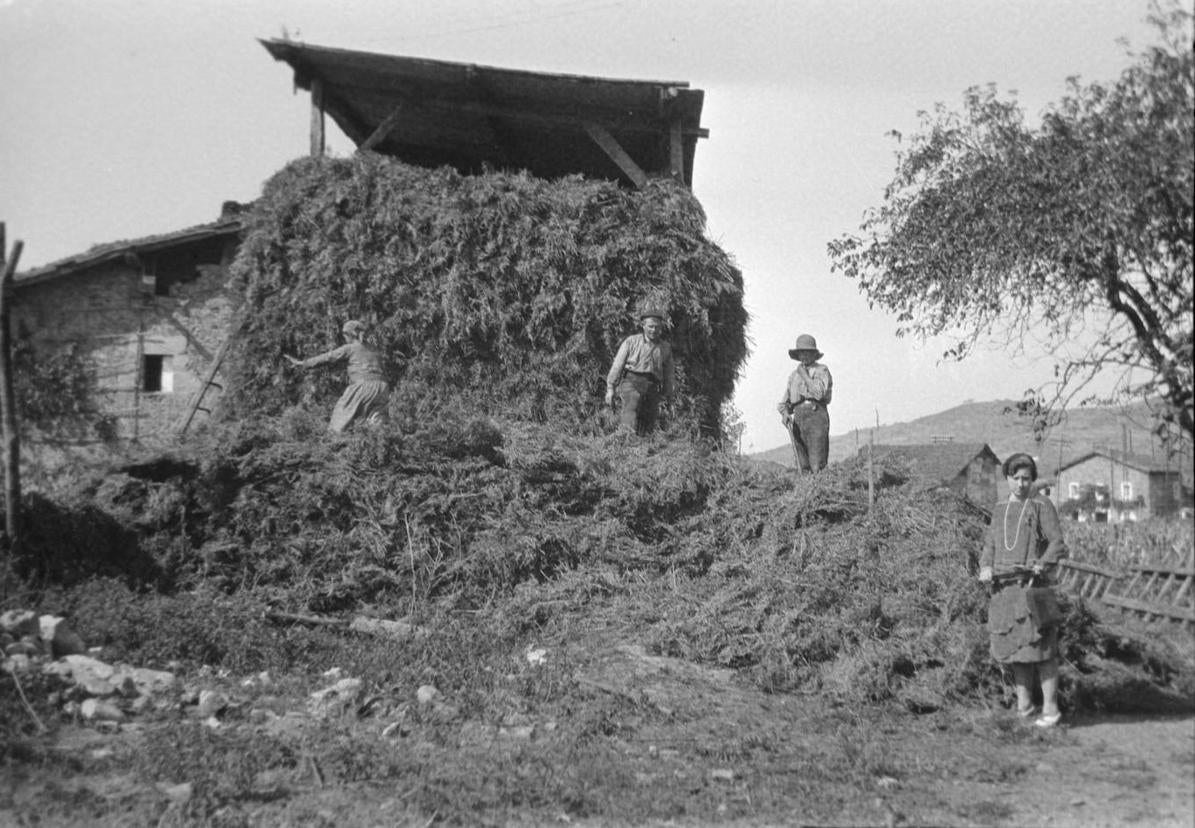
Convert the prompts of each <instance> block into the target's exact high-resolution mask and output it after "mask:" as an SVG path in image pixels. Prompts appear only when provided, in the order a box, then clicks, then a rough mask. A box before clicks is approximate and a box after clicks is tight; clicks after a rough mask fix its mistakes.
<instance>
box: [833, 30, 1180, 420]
mask: <svg viewBox="0 0 1195 828" xmlns="http://www.w3.org/2000/svg"><path fill="white" fill-rule="evenodd" d="M1152 20H1153V22H1154V23H1155V25H1156V27H1157V29H1158V32H1159V34H1160V38H1159V42H1158V44H1157V45H1155V46H1153V47H1151V48H1149V49H1148V50H1146V51H1145V52H1143V53H1141V54H1137V55H1134V56H1133V58H1134V59H1133V62H1132V64H1131V65H1130V66H1129V67H1128V68H1127V69H1126V70H1125V71H1124V72H1123V73H1122V74H1121V76H1120V77H1119V78H1118V79H1117V80H1115V81H1114V82H1111V83H1092V84H1088V85H1082V84H1080V82H1079V81H1078V80H1077V79H1076V78H1071V79H1070V81H1069V88H1068V92H1067V94H1066V95H1065V96H1064V97H1063V98H1062V99H1061V100H1060V101H1058V102H1057V103H1055V104H1053V105H1052V106H1050V107H1049V108H1048V109H1047V110H1046V111H1045V113H1044V114H1043V117H1042V120H1041V123H1040V125H1039V126H1037V127H1029V126H1027V125H1026V123H1025V119H1024V114H1023V112H1022V110H1021V108H1020V107H1019V105H1018V104H1017V102H1016V100H1015V98H1012V97H1001V96H1000V95H999V94H998V93H997V91H996V89H995V88H994V87H991V86H989V87H985V88H971V89H969V90H968V91H967V92H966V94H965V97H964V107H963V110H962V112H954V111H951V110H948V109H947V108H946V107H944V106H942V105H939V106H938V107H937V108H935V110H934V111H933V112H932V113H922V124H921V129H920V131H919V132H918V133H917V134H916V135H914V136H913V137H912V139H911V141H910V143H909V144H908V146H907V148H904V149H900V150H898V152H897V168H896V175H895V178H894V179H893V181H892V182H891V183H890V184H889V185H888V187H887V188H886V190H885V192H884V200H883V203H882V205H881V206H880V207H879V208H877V209H874V210H871V211H869V212H868V213H867V214H866V215H865V217H864V221H863V224H862V227H861V232H860V233H858V234H851V235H846V236H843V237H841V238H839V239H837V240H835V241H833V242H831V243H830V245H829V252H830V256H831V258H832V260H833V266H834V269H835V270H837V271H838V272H841V273H843V274H844V275H846V276H848V277H850V278H854V279H857V280H858V281H859V287H860V289H861V290H862V291H863V292H864V293H865V294H866V295H867V296H868V298H869V300H870V302H871V303H872V304H873V305H879V306H881V307H884V308H886V309H888V310H890V311H893V312H894V313H895V314H896V316H897V319H898V322H899V325H900V332H901V333H902V334H913V335H916V336H920V337H923V338H924V337H929V336H939V335H941V336H947V337H949V338H950V339H951V342H952V345H951V347H950V348H949V349H948V350H947V352H946V354H945V356H946V357H947V358H955V359H962V358H964V357H965V356H967V355H968V354H969V353H970V352H971V351H972V350H973V349H974V348H975V347H976V346H977V345H978V344H980V343H981V342H983V341H985V340H987V339H988V338H989V337H993V338H995V339H996V340H997V341H998V342H1001V343H1003V344H1006V345H1009V346H1012V348H1013V349H1014V350H1016V349H1022V350H1023V351H1025V352H1027V353H1028V352H1034V351H1035V350H1036V349H1037V348H1041V349H1043V350H1044V351H1045V352H1046V353H1048V354H1051V355H1053V357H1054V358H1055V360H1056V363H1057V368H1056V373H1057V378H1058V381H1057V383H1055V385H1054V392H1055V394H1056V396H1055V397H1054V399H1055V401H1056V402H1063V403H1065V401H1066V400H1069V399H1072V398H1073V396H1074V394H1075V393H1077V392H1078V390H1079V389H1081V388H1083V387H1084V386H1086V385H1087V384H1088V383H1089V382H1090V381H1091V380H1092V379H1093V378H1094V377H1095V376H1097V375H1100V374H1103V375H1105V376H1106V375H1108V372H1112V376H1113V378H1114V379H1115V381H1116V392H1115V393H1116V395H1117V396H1120V397H1122V398H1129V399H1137V398H1142V397H1144V398H1148V399H1156V400H1158V401H1159V405H1158V410H1157V412H1156V413H1157V415H1158V419H1159V429H1160V430H1169V429H1173V428H1177V429H1178V430H1179V432H1180V433H1181V435H1182V436H1184V437H1185V438H1186V439H1187V440H1190V439H1191V437H1192V429H1193V424H1192V367H1191V360H1192V315H1191V314H1192V312H1191V301H1192V234H1193V226H1192V215H1193V208H1192V193H1193V192H1195V114H1193V113H1195V61H1193V57H1192V35H1191V22H1192V16H1191V14H1190V13H1189V12H1187V11H1185V10H1182V9H1179V8H1177V7H1176V8H1175V9H1173V10H1170V11H1168V12H1165V13H1160V12H1159V13H1158V14H1156V15H1155V16H1154V18H1152ZM897 137H898V139H899V136H897Z"/></svg>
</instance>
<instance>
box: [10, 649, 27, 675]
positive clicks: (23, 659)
mask: <svg viewBox="0 0 1195 828" xmlns="http://www.w3.org/2000/svg"><path fill="white" fill-rule="evenodd" d="M31 669H33V662H32V661H31V660H30V658H29V656H27V655H25V654H24V653H17V654H16V655H10V656H9V657H8V658H6V659H4V672H6V673H13V674H14V675H15V674H18V673H28V672H29V671H30V670H31Z"/></svg>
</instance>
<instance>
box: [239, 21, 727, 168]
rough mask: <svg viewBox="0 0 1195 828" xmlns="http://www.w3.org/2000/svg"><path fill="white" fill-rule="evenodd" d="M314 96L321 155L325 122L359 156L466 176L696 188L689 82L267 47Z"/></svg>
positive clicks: (270, 43)
mask: <svg viewBox="0 0 1195 828" xmlns="http://www.w3.org/2000/svg"><path fill="white" fill-rule="evenodd" d="M261 43H262V45H263V46H264V47H265V48H266V50H267V51H268V52H269V53H270V54H271V55H273V57H274V58H275V60H280V61H284V62H286V63H287V64H289V65H290V66H291V68H292V69H293V70H294V80H295V85H296V87H298V88H300V89H304V90H308V91H310V92H311V93H312V105H313V119H312V153H313V154H321V153H322V152H323V140H324V138H323V132H322V130H323V126H322V115H323V113H326V114H328V115H330V116H331V117H332V119H333V120H334V121H335V122H336V123H337V125H339V126H340V128H341V129H342V130H343V131H344V133H345V135H347V136H348V137H349V138H350V139H352V140H353V142H354V143H356V144H357V146H358V148H359V149H370V150H373V151H375V152H380V153H384V154H387V155H392V156H394V157H396V158H399V159H401V160H402V161H404V162H406V163H409V164H415V165H418V166H424V167H438V166H441V165H449V166H452V167H455V168H456V169H458V170H460V171H462V172H465V173H479V172H482V171H483V170H485V169H486V168H491V169H510V170H516V169H525V170H527V171H529V172H530V173H531V174H533V175H535V176H538V177H541V178H548V179H552V178H559V177H561V176H566V175H572V174H578V173H579V174H581V175H584V176H587V177H590V178H604V179H611V180H622V181H626V182H630V183H632V184H634V185H635V186H643V184H644V183H645V182H646V180H647V179H648V178H649V177H651V176H671V177H672V178H674V179H676V180H679V181H683V182H684V183H685V184H687V185H691V184H692V178H693V156H694V153H695V151H696V146H697V139H699V138H705V137H708V134H709V133H708V131H707V130H705V129H703V128H702V127H701V107H702V103H703V100H704V96H705V93H704V92H702V91H701V90H699V89H690V88H689V84H688V83H687V82H684V81H640V80H612V79H609V78H595V77H584V76H580V75H558V74H544V73H540V72H526V71H520V70H513V69H499V68H495V67H492V66H478V65H475V64H468V63H451V62H447V61H439V60H428V59H423V58H412V57H400V56H396V55H383V54H376V53H372V52H357V51H350V50H347V49H332V48H327V47H324V46H312V45H308V44H304V43H297V42H294V41H290V40H262V41H261Z"/></svg>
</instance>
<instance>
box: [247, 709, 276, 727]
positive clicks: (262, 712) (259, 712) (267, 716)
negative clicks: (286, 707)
mask: <svg viewBox="0 0 1195 828" xmlns="http://www.w3.org/2000/svg"><path fill="white" fill-rule="evenodd" d="M277 718H278V714H277V713H275V712H274V711H273V710H270V709H269V708H267V707H255V708H253V709H252V710H250V711H249V723H250V724H255V725H263V724H268V723H269V722H272V721H273V720H274V719H277Z"/></svg>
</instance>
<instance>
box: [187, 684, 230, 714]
mask: <svg viewBox="0 0 1195 828" xmlns="http://www.w3.org/2000/svg"><path fill="white" fill-rule="evenodd" d="M226 707H228V696H226V695H224V694H223V693H221V692H220V691H219V690H203V691H201V692H200V693H199V703H198V706H197V707H196V708H195V715H196V716H198V717H199V718H201V719H211V718H214V717H215V716H216V715H217V714H219V713H220V711H221V710H223V709H224V708H226Z"/></svg>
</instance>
